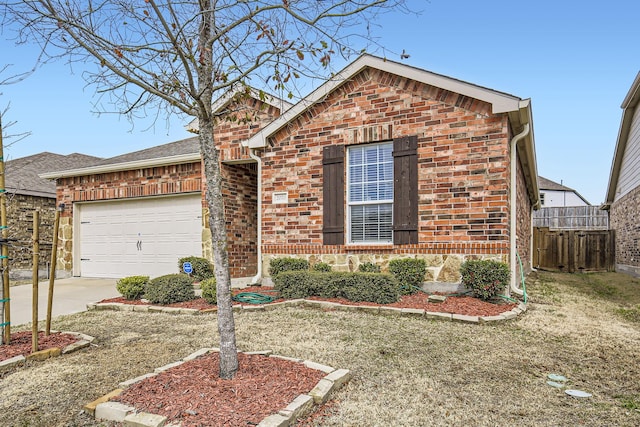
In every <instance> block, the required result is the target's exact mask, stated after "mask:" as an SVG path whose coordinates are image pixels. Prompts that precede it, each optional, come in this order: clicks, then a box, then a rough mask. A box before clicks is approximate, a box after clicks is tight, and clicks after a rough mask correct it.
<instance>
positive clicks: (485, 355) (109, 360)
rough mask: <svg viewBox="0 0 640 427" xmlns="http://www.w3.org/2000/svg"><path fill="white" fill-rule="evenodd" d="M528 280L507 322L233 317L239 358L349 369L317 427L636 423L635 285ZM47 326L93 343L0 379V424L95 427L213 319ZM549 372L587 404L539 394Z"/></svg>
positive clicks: (547, 390)
mask: <svg viewBox="0 0 640 427" xmlns="http://www.w3.org/2000/svg"><path fill="white" fill-rule="evenodd" d="M528 282H529V283H528V284H529V293H530V306H529V311H528V312H527V313H526V314H525V315H524V316H521V317H520V318H518V319H517V320H515V321H511V322H507V323H499V324H489V325H471V324H463V323H451V322H443V321H429V320H425V319H416V318H408V317H402V318H400V317H386V316H375V315H370V314H365V313H359V312H344V311H332V312H324V311H319V310H308V309H300V308H290V309H280V310H276V311H271V312H263V313H240V314H237V315H236V325H237V340H238V346H239V347H240V348H241V349H242V350H247V351H250V350H264V349H272V350H273V351H274V352H275V353H277V354H282V355H288V356H293V357H299V358H304V359H310V360H314V361H317V362H319V363H323V364H328V365H332V366H336V367H341V368H348V369H351V370H352V371H353V374H354V378H353V380H352V381H351V382H350V383H349V384H348V385H347V387H345V388H344V389H343V390H342V391H340V392H339V393H338V394H337V395H336V396H335V398H336V400H337V401H338V403H337V404H336V405H334V406H332V407H331V411H330V414H329V415H328V416H327V417H324V418H321V419H320V420H319V422H320V423H321V425H325V426H362V425H367V426H389V425H394V426H395V425H397V426H425V425H429V426H441V425H442V426H450V425H469V426H495V425H535V426H556V425H585V426H603V425H616V426H634V425H640V411H639V409H638V408H639V407H640V383H639V382H638V378H640V366H639V365H638V360H640V350H639V347H638V342H640V323H637V322H634V321H633V320H632V319H630V318H629V317H625V315H624V313H623V312H621V311H620V310H621V309H625V310H629V309H634V307H637V306H638V299H640V292H639V290H640V282H638V281H633V280H631V279H629V278H628V277H627V276H623V275H617V274H611V273H609V274H593V275H576V276H568V275H561V274H550V273H538V274H536V275H532V276H531V277H530V278H529V280H528ZM603 289H604V291H603ZM607 289H608V290H607ZM612 289H613V290H612ZM620 295H623V296H620ZM54 327H55V328H58V329H64V330H76V331H81V332H84V333H87V334H89V335H93V336H95V337H97V338H98V340H97V342H96V345H95V346H93V347H92V348H90V349H89V350H87V351H82V352H78V353H75V354H71V355H68V356H64V357H61V358H56V359H50V360H48V361H46V362H41V363H35V364H33V365H31V366H29V367H28V368H25V369H20V370H17V371H15V372H13V373H10V374H9V375H6V376H5V377H4V378H3V379H1V380H0V425H7V426H55V425H59V426H76V425H77V426H87V425H96V424H95V422H94V421H93V420H92V419H90V418H89V417H88V416H86V415H84V414H82V413H81V408H82V406H83V405H84V404H85V403H87V402H88V401H91V400H93V399H95V398H97V397H99V396H101V395H103V394H105V393H107V392H109V391H111V390H113V389H114V388H116V387H117V384H118V383H119V382H121V381H123V380H127V379H130V378H133V377H135V376H138V375H141V374H143V373H147V372H150V371H152V370H153V368H155V367H157V366H161V365H164V364H166V363H169V362H172V361H174V360H177V359H179V358H181V357H184V356H185V355H187V354H189V353H191V352H192V351H194V350H195V349H198V348H200V347H205V346H215V345H216V341H217V332H216V328H215V315H206V316H186V315H183V316H175V315H166V314H160V313H158V314H149V313H137V312H136V313H134V312H104V311H101V312H95V311H94V312H89V313H82V314H77V315H73V316H68V317H65V318H62V319H60V320H58V321H57V322H55V324H54ZM549 373H557V374H562V375H564V376H566V377H568V378H569V380H570V383H569V385H570V387H571V388H577V389H581V390H584V391H587V392H589V393H592V394H593V397H591V398H589V399H576V398H572V397H569V396H567V395H565V394H564V393H563V392H562V391H561V390H557V389H555V388H552V387H550V386H548V385H547V384H546V379H547V378H546V376H547V374H549Z"/></svg>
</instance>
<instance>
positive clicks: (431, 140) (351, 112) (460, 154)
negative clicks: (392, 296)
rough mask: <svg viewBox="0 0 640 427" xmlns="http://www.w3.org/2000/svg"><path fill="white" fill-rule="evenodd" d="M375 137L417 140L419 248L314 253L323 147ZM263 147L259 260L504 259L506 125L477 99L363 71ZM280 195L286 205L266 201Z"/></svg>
mask: <svg viewBox="0 0 640 427" xmlns="http://www.w3.org/2000/svg"><path fill="white" fill-rule="evenodd" d="M389 129H390V132H388V130H389ZM374 133H375V134H378V135H382V136H383V137H386V136H387V135H388V137H391V138H397V137H400V136H409V135H417V136H418V143H419V146H418V162H419V178H418V179H419V203H420V206H419V244H418V245H408V246H406V247H402V248H398V247H395V248H392V247H391V246H389V245H381V246H376V247H371V246H363V247H360V248H359V247H355V246H352V245H349V246H346V247H341V246H337V247H336V246H329V247H322V246H321V245H322V148H323V147H324V146H326V145H329V144H347V145H350V144H357V143H362V142H364V141H371V140H372V138H368V137H367V135H372V134H374ZM378 138H380V137H379V136H378ZM272 142H273V146H272V147H269V148H267V149H266V150H265V151H264V153H263V159H264V164H263V183H264V187H263V190H264V193H263V203H264V209H263V224H262V225H263V243H264V246H263V250H264V252H265V253H341V252H343V253H344V252H349V253H351V252H354V251H355V252H357V251H359V250H361V251H369V252H375V251H386V252H389V253H403V252H406V253H439V254H446V253H478V254H505V253H508V239H509V234H508V207H509V204H508V196H509V195H508V188H509V187H508V182H509V174H508V171H509V168H508V160H509V158H508V145H509V139H508V119H507V116H506V115H505V114H501V115H492V114H491V107H490V105H488V104H486V103H484V102H481V101H478V100H474V99H471V98H467V97H464V96H461V95H458V94H455V93H451V92H447V91H444V90H442V89H439V88H435V87H432V86H428V85H424V84H421V83H417V82H415V81H412V80H408V79H405V78H401V77H398V76H395V75H391V74H388V73H385V72H381V71H378V70H371V69H367V70H364V71H363V72H361V73H360V74H358V75H357V76H355V77H354V78H352V79H351V80H350V81H348V82H346V83H345V84H344V85H343V86H342V87H341V88H340V89H338V90H336V91H335V92H334V93H333V94H332V95H331V96H329V97H328V98H327V99H325V100H324V101H323V102H320V103H317V104H316V105H315V106H314V107H313V108H312V109H310V110H309V111H307V112H306V113H305V114H303V115H301V116H300V117H299V118H298V119H297V120H295V121H293V122H292V123H291V124H290V125H288V126H287V127H286V128H285V129H283V130H282V131H280V132H279V133H278V134H277V135H275V137H274V138H273V141H272ZM279 191H288V193H289V201H288V203H287V204H279V205H274V204H272V203H271V199H272V195H273V193H274V192H279Z"/></svg>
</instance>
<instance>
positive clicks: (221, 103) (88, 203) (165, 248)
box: [42, 93, 290, 279]
mask: <svg viewBox="0 0 640 427" xmlns="http://www.w3.org/2000/svg"><path fill="white" fill-rule="evenodd" d="M289 106H290V104H288V103H287V102H285V101H280V100H275V99H274V98H269V99H266V100H264V101H262V100H260V96H259V94H258V93H254V97H250V98H248V99H247V98H243V99H242V100H239V101H238V100H237V97H236V96H235V94H234V95H229V96H225V97H223V98H221V99H220V100H218V101H217V102H216V104H215V105H214V112H224V111H236V112H237V111H239V112H241V113H242V114H245V113H246V112H251V116H253V119H254V120H253V121H252V122H250V123H238V122H234V123H232V122H228V121H221V122H220V123H219V124H218V125H217V126H216V136H215V137H216V141H217V143H218V144H219V145H218V147H219V149H220V160H221V169H222V175H223V177H224V183H223V186H224V188H223V192H224V194H225V209H226V218H227V228H228V233H229V245H228V250H229V262H230V264H231V276H232V278H234V279H238V278H246V277H252V276H253V275H255V273H256V271H257V252H258V250H257V247H256V241H257V226H256V223H257V175H256V174H257V165H256V163H255V160H253V159H252V158H251V157H250V156H249V150H248V149H247V148H245V147H242V146H241V145H240V144H239V143H238V141H241V140H246V139H247V138H248V137H249V136H250V135H251V134H252V133H254V132H255V131H257V130H258V129H259V128H260V127H261V126H263V125H264V124H266V123H269V122H271V121H272V120H273V119H274V118H275V117H277V116H278V115H279V114H280V111H281V109H284V108H288V107H289ZM191 126H193V124H192V125H191ZM195 126H196V128H197V123H196V124H195ZM42 177H43V178H46V179H53V180H55V181H56V185H57V197H58V202H60V203H64V204H65V206H66V208H65V210H64V212H63V214H62V218H61V222H60V227H61V233H60V236H61V237H60V238H61V239H62V242H61V243H59V247H60V249H59V253H58V264H57V267H56V269H57V270H58V271H59V275H63V276H70V275H73V276H86V277H125V276H130V275H149V276H151V277H157V276H160V275H162V274H169V273H176V272H177V271H178V270H177V268H178V267H177V260H178V258H180V257H184V256H192V255H195V256H204V257H207V258H209V259H212V254H211V233H210V231H209V229H208V218H207V215H208V210H207V205H206V201H205V186H204V183H205V179H204V177H203V168H202V162H201V157H200V148H199V143H198V139H197V138H196V137H193V138H187V139H184V140H181V141H176V142H172V143H169V144H164V145H160V146H157V147H152V148H149V149H145V150H141V151H136V152H133V153H126V154H123V155H120V156H116V157H112V158H109V159H104V160H101V161H99V162H95V163H94V164H92V165H90V166H88V167H83V168H77V169H68V170H60V171H56V172H51V173H45V174H43V175H42Z"/></svg>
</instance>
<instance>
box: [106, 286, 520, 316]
mask: <svg viewBox="0 0 640 427" xmlns="http://www.w3.org/2000/svg"><path fill="white" fill-rule="evenodd" d="M240 292H256V293H261V294H264V295H269V296H274V297H275V296H277V291H275V290H274V289H273V288H272V287H266V286H251V287H248V288H243V289H240V290H238V289H234V290H233V292H232V293H233V295H236V294H238V293H240ZM428 298H429V295H428V294H426V293H424V292H416V293H415V294H413V295H404V296H402V297H401V298H400V301H398V302H394V303H392V304H375V303H371V302H353V301H349V300H346V299H342V298H320V297H311V298H309V299H312V300H316V301H330V302H336V303H340V304H345V305H369V306H384V307H396V308H417V309H423V310H426V311H432V312H438V313H452V314H464V315H467V316H497V315H499V314H501V313H504V312H506V311H510V310H511V309H512V308H514V307H516V306H517V304H511V303H509V304H507V303H499V304H495V303H491V302H487V301H483V300H481V299H478V298H473V297H469V296H449V297H447V299H446V301H445V302H442V303H433V302H429V301H428ZM281 301H284V299H282V298H279V299H276V300H275V301H274V302H281ZM100 302H104V303H107V302H120V303H124V304H135V305H140V304H149V303H145V302H142V301H140V300H127V299H125V298H123V297H117V298H110V299H106V300H103V301H100ZM234 304H239V305H251V304H248V303H240V302H235V301H234ZM167 307H181V308H194V309H197V310H211V309H215V308H216V306H215V305H212V304H209V303H208V302H207V301H206V300H205V299H204V298H197V299H194V300H191V301H185V302H178V303H174V304H168V305H167Z"/></svg>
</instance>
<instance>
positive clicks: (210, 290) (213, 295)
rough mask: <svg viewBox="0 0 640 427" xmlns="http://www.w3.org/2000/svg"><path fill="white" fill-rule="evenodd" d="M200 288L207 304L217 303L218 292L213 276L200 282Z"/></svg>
mask: <svg viewBox="0 0 640 427" xmlns="http://www.w3.org/2000/svg"><path fill="white" fill-rule="evenodd" d="M200 289H202V298H204V299H205V300H207V302H208V303H209V304H217V303H218V294H217V288H216V278H215V277H210V278H208V279H204V280H203V281H202V282H200Z"/></svg>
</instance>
